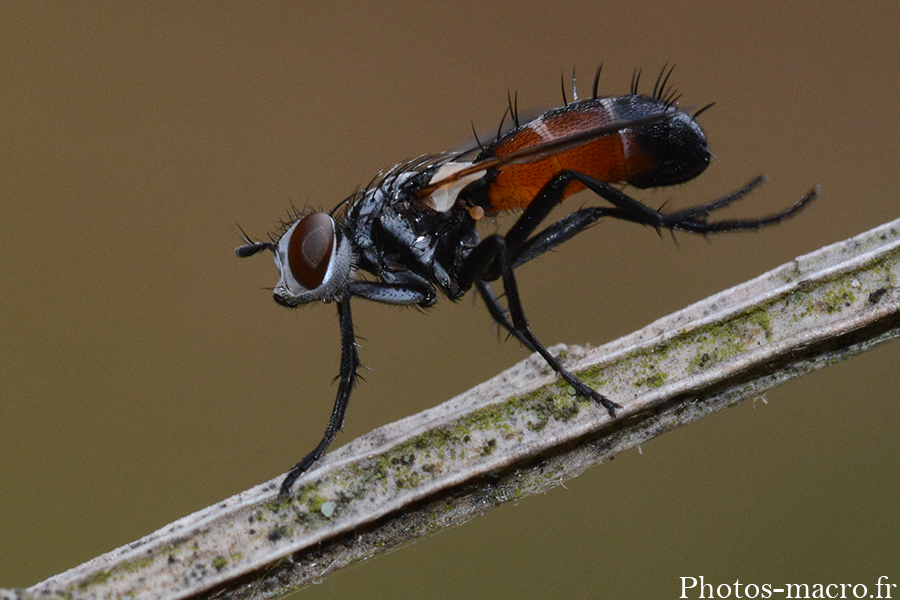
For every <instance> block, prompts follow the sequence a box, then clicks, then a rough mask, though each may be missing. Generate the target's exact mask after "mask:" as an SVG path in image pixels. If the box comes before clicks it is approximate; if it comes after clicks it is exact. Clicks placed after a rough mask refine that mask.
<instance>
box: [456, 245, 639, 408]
mask: <svg viewBox="0 0 900 600" xmlns="http://www.w3.org/2000/svg"><path fill="white" fill-rule="evenodd" d="M494 264H498V266H499V269H500V274H501V277H502V279H503V289H504V291H505V292H506V301H507V306H508V307H509V316H510V318H511V319H512V326H513V327H512V329H511V331H512V332H514V333H515V335H516V337H519V338H520V339H524V340H525V342H526V345H528V346H529V347H530V348H533V349H534V351H535V352H537V353H538V354H540V355H541V357H543V359H544V360H545V361H546V362H547V364H548V365H550V367H551V368H552V369H553V370H554V371H556V372H557V373H558V374H559V376H560V377H562V378H563V379H564V380H565V381H566V383H568V384H569V385H571V386H572V387H573V388H575V392H576V393H577V394H578V395H580V396H587V397H590V398H592V399H593V400H594V401H596V402H598V403H599V404H600V405H602V406H603V407H604V408H605V409H606V410H607V411H608V412H609V414H610V416H612V417H615V416H616V409H617V408H621V406H619V405H618V404H616V403H615V402H613V401H612V400H610V399H609V398H607V397H606V396H604V395H602V394H600V393H598V392H597V391H595V390H593V389H591V387H590V386H588V385H587V384H586V383H584V382H583V381H581V380H580V379H578V377H576V376H575V375H573V374H572V373H570V372H569V371H567V370H566V369H565V368H563V366H562V365H561V364H560V363H559V361H558V360H557V359H556V357H555V356H553V355H552V354H550V352H548V351H547V349H546V348H545V347H544V346H543V344H541V343H540V342H539V341H538V339H537V338H536V337H535V336H534V333H532V331H531V328H530V327H529V326H528V319H526V318H525V311H524V309H523V308H522V302H521V300H520V299H519V290H518V287H517V285H516V277H515V274H514V273H513V266H512V263H511V262H510V258H509V250H508V249H507V246H506V240H504V239H503V237H502V236H499V235H492V236H490V237H488V238H486V239H485V240H484V241H482V242H481V243H480V244H478V246H476V247H475V248H474V249H473V250H472V252H471V254H469V256H468V257H467V258H466V260H465V262H464V263H463V265H462V268H461V269H460V283H461V284H462V285H466V287H468V286H471V285H473V283H474V282H475V281H479V280H481V279H482V276H483V275H484V273H486V272H487V271H489V270H490V269H491V267H492V265H494Z"/></svg>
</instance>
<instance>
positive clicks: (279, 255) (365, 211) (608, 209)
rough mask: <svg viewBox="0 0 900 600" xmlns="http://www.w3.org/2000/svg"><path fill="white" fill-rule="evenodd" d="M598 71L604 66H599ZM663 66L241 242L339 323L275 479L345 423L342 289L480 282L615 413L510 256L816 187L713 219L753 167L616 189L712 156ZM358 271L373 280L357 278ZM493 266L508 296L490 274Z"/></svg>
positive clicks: (377, 296)
mask: <svg viewBox="0 0 900 600" xmlns="http://www.w3.org/2000/svg"><path fill="white" fill-rule="evenodd" d="M597 75H598V78H599V70H598V72H597ZM669 75H671V69H669V70H666V69H663V72H662V73H660V76H659V78H658V79H657V81H656V84H655V86H654V88H653V91H652V93H651V94H650V95H641V94H639V93H638V89H637V82H638V79H639V77H637V76H636V77H635V78H634V79H633V81H632V87H631V93H630V94H627V95H624V96H617V97H600V96H598V94H597V79H598V78H595V80H594V87H593V94H592V96H591V97H590V98H587V99H583V100H578V99H577V95H576V99H575V101H573V102H566V103H565V104H564V106H561V107H559V108H556V109H553V110H550V111H548V112H546V113H544V114H542V115H540V116H539V117H537V118H535V119H533V120H530V121H527V122H521V123H520V122H519V120H518V115H517V110H516V108H515V107H514V106H513V103H512V102H510V107H509V109H508V113H509V114H511V116H512V119H513V123H514V128H513V129H512V130H510V131H508V132H506V133H502V134H499V133H498V135H497V137H496V139H494V140H493V141H492V142H490V143H488V144H484V145H482V144H480V143H479V146H478V148H476V149H475V150H473V151H471V152H464V153H443V154H437V155H434V156H428V157H425V158H419V159H416V160H414V161H411V162H407V163H402V164H399V165H397V166H395V167H393V168H392V169H390V170H388V171H386V172H384V173H382V174H381V175H380V176H379V177H378V178H376V179H375V180H374V181H373V182H372V183H371V184H370V185H369V186H368V187H367V188H366V189H364V190H362V191H361V192H358V193H356V194H354V195H353V196H351V197H349V198H347V199H346V200H344V201H343V202H341V203H340V204H338V205H337V207H336V208H334V209H333V210H331V211H330V212H329V213H324V212H303V213H299V214H298V213H295V214H293V216H292V220H291V221H290V222H288V223H285V224H284V226H283V227H282V229H281V231H280V232H279V235H277V237H273V238H272V241H269V242H262V241H252V240H251V239H249V238H248V237H246V236H244V241H245V242H246V244H245V245H244V246H241V247H240V248H238V249H237V250H236V253H237V255H238V256H240V257H247V256H251V255H253V254H256V253H257V252H259V251H261V250H271V251H272V252H273V254H274V255H275V264H276V266H277V267H278V270H279V272H280V274H281V276H280V278H279V280H278V283H277V285H276V286H275V290H274V295H275V301H276V302H278V303H279V304H282V305H284V306H289V307H295V306H299V305H301V304H306V303H308V302H313V301H323V302H334V303H336V304H337V309H338V316H339V321H340V328H341V366H340V383H339V386H338V392H337V398H336V400H335V403H334V410H333V412H332V415H331V418H330V420H329V422H328V426H327V428H326V430H325V435H324V437H323V438H322V441H321V442H319V445H318V446H316V448H315V449H314V450H313V451H312V452H310V453H309V454H307V455H306V456H305V457H304V458H303V460H301V461H300V462H299V463H297V465H295V466H294V467H293V468H292V469H291V471H290V472H289V473H288V475H287V477H286V478H285V479H284V482H283V483H282V486H281V493H282V494H283V495H286V494H289V493H290V491H291V487H292V485H293V483H294V482H295V481H296V479H297V478H298V477H299V476H300V475H301V474H302V473H303V472H305V471H306V470H307V469H309V467H310V466H312V465H313V464H314V463H315V462H316V461H317V460H318V459H319V458H320V457H321V456H322V454H323V453H324V452H325V450H326V449H327V448H328V446H329V444H330V443H331V442H332V440H333V439H334V437H335V435H336V434H337V432H338V431H339V430H340V428H341V425H342V424H343V422H344V416H345V414H346V409H347V402H348V400H349V398H350V391H351V389H352V388H353V386H354V384H355V382H356V378H357V369H358V367H359V357H358V356H357V351H356V343H355V337H354V332H353V322H352V319H351V315H350V300H351V299H352V298H354V297H356V298H364V299H367V300H374V301H376V302H382V303H385V304H397V305H418V306H422V307H427V306H431V305H432V304H434V303H435V302H436V301H437V298H438V292H441V293H443V294H444V295H445V296H447V297H448V298H450V299H451V300H457V299H459V298H460V297H462V296H463V295H464V294H465V293H466V292H468V291H469V290H470V289H471V288H473V287H474V288H475V289H477V290H478V292H479V294H480V295H481V297H482V299H483V300H484V302H485V303H486V305H487V308H488V311H489V312H490V314H491V316H492V317H493V319H494V320H495V321H496V322H497V323H498V324H499V325H500V326H502V327H503V328H505V329H506V330H508V331H509V332H510V333H511V334H512V335H514V336H515V337H516V338H517V339H518V340H519V341H520V342H521V343H522V344H524V345H525V346H526V347H527V348H529V349H530V350H532V351H534V352H537V353H539V354H540V355H541V356H542V357H543V359H544V360H545V361H546V362H547V364H548V365H549V366H550V367H552V368H553V370H554V371H556V372H557V373H558V374H559V376H560V377H562V378H563V379H564V380H565V381H566V382H568V383H569V384H570V385H571V386H572V388H573V389H574V390H575V392H576V393H577V394H579V395H582V396H589V397H591V398H593V399H594V400H595V401H596V402H597V403H599V404H600V405H602V406H603V407H604V408H605V409H606V410H607V411H608V413H609V415H610V417H612V418H615V415H616V409H617V408H621V407H620V406H619V404H617V403H615V402H614V401H612V400H610V399H609V398H607V397H605V396H603V395H602V394H600V393H599V392H597V391H595V390H593V389H591V388H590V387H588V386H587V385H586V384H585V383H583V382H582V381H581V380H580V379H578V378H577V377H576V376H575V375H573V374H572V373H569V372H568V371H567V370H566V369H564V368H563V366H562V365H561V364H560V363H559V361H558V360H557V359H556V358H555V357H553V356H552V355H551V354H550V353H549V352H548V351H547V350H546V349H545V348H544V346H543V345H542V344H541V343H540V342H539V341H538V339H537V338H536V337H535V336H534V334H533V333H532V331H531V328H530V327H529V325H528V321H527V320H526V318H525V312H524V310H523V308H522V302H521V300H520V297H519V292H518V289H517V286H516V277H515V269H516V267H519V266H521V265H522V264H524V263H526V262H528V261H529V260H531V259H533V258H535V257H537V256H539V255H541V254H543V253H545V252H547V251H548V250H551V249H553V248H555V247H556V246H558V245H560V244H562V243H563V242H565V241H567V240H569V239H570V238H572V237H573V236H575V235H577V234H578V233H581V232H582V231H584V230H585V229H586V228H588V227H589V226H590V225H593V224H594V223H596V222H597V221H598V220H599V219H600V218H602V217H612V218H615V219H620V220H623V221H631V222H634V223H639V224H642V225H649V226H651V227H654V228H656V229H670V230H680V231H688V232H692V233H700V234H708V233H718V232H725V231H743V230H748V229H757V228H759V227H762V226H764V225H771V224H774V223H778V222H779V221H781V220H783V219H785V218H787V217H790V216H792V215H794V214H796V213H797V212H799V211H800V210H802V209H803V207H804V206H806V205H807V204H808V203H809V202H810V201H812V200H813V199H814V198H815V197H816V196H817V194H818V190H817V189H816V188H814V189H812V190H811V191H810V192H808V193H807V194H806V195H805V196H803V198H801V199H800V200H799V201H798V202H797V203H795V204H794V205H793V206H790V207H789V208H786V209H784V210H782V211H780V212H777V213H774V214H770V215H766V216H763V217H760V218H757V219H743V220H720V221H710V220H709V217H710V215H711V214H712V212H713V211H715V210H718V209H720V208H724V207H726V206H728V205H729V204H731V203H733V202H735V201H737V200H739V199H741V198H743V197H744V196H745V195H747V194H748V193H749V192H750V191H751V190H753V189H754V188H756V187H757V186H759V185H760V184H761V183H762V182H763V180H764V178H763V177H757V178H755V179H753V180H752V181H750V182H749V183H748V184H747V185H745V186H744V187H742V188H740V189H738V190H736V191H734V192H731V193H729V194H727V195H725V196H722V197H721V198H717V199H716V200H713V201H711V202H707V203H705V204H700V205H698V206H694V207H692V208H687V209H683V210H679V211H674V212H669V213H662V212H659V211H657V210H654V209H652V208H650V207H648V206H646V205H645V204H643V203H641V202H639V201H638V200H635V199H634V198H632V197H630V196H628V195H626V194H625V193H623V192H622V191H620V189H619V187H621V185H619V187H614V186H613V185H614V184H628V185H631V186H633V187H636V188H651V187H660V186H667V185H674V184H678V183H683V182H686V181H689V180H691V179H693V178H694V177H696V176H697V175H699V174H700V173H702V172H703V171H704V170H705V169H706V167H707V165H708V164H709V161H710V152H709V148H708V146H707V142H706V136H705V134H704V132H703V130H702V129H701V128H700V126H699V125H698V124H697V121H696V117H697V115H698V114H699V113H700V112H701V111H702V110H703V109H701V111H697V112H695V113H693V114H692V113H690V112H687V111H684V110H682V109H680V108H679V107H678V105H677V103H676V101H677V99H678V97H677V96H676V95H675V94H674V92H673V91H672V90H671V88H670V87H667V81H668V78H669ZM584 189H588V190H591V191H592V192H594V193H595V194H596V195H597V196H599V197H600V198H601V199H602V200H604V201H605V204H604V205H603V206H589V207H585V208H580V209H578V210H575V211H573V212H572V213H570V214H568V215H567V216H565V217H563V218H561V219H560V220H558V221H556V222H555V223H552V224H550V225H548V226H546V227H544V228H543V229H542V230H540V231H537V232H536V230H537V229H538V227H539V226H540V224H541V223H542V221H543V220H544V219H545V218H546V217H547V215H548V213H549V212H550V210H551V209H552V208H553V207H554V206H556V205H557V204H559V203H560V202H561V201H562V200H563V199H564V198H566V197H567V196H569V195H571V194H574V193H576V192H578V191H581V190H584ZM513 209H518V210H520V214H519V216H518V219H517V220H516V222H515V223H514V224H513V226H512V227H511V228H510V229H509V231H508V232H507V233H506V234H505V235H499V234H494V235H490V236H488V237H486V238H485V239H481V238H480V237H479V234H478V231H477V225H478V222H479V221H480V220H482V219H483V218H484V217H485V216H488V217H490V216H493V215H496V214H497V213H499V212H501V211H507V210H513ZM360 271H362V272H365V273H368V274H369V275H370V276H372V277H373V278H374V279H372V278H369V279H368V280H367V279H363V278H358V277H357V273H358V272H360ZM497 279H500V280H501V282H502V286H503V291H504V294H505V296H506V308H505V309H504V308H503V306H502V305H501V304H500V302H499V301H498V298H497V296H496V295H495V294H494V292H493V290H492V289H491V287H490V283H489V282H492V281H495V280H497Z"/></svg>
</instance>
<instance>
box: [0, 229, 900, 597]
mask: <svg viewBox="0 0 900 600" xmlns="http://www.w3.org/2000/svg"><path fill="white" fill-rule="evenodd" d="M898 282H900V221H894V222H892V223H888V224H886V225H883V226H881V227H879V228H877V229H875V230H872V231H870V232H868V233H865V234H863V235H860V236H858V237H856V238H853V239H851V240H848V241H845V242H841V243H839V244H835V245H832V246H828V247H826V248H823V249H821V250H819V251H817V252H815V253H812V254H809V255H807V256H803V257H800V258H798V259H796V260H794V261H792V262H790V263H788V264H786V265H783V266H781V267H779V268H777V269H775V270H774V271H771V272H769V273H767V274H765V275H763V276H761V277H758V278H757V279H754V280H752V281H749V282H747V283H745V284H742V285H740V286H737V287H735V288H732V289H730V290H726V291H724V292H721V293H719V294H716V295H715V296H712V297H710V298H708V299H706V300H703V301H701V302H698V303H697V304H695V305H693V306H690V307H688V308H686V309H684V310H682V311H679V312H677V313H675V314H673V315H670V316H668V317H665V318H663V319H661V320H659V321H657V322H656V323H653V324H652V325H650V326H648V327H646V328H645V329H643V330H641V331H638V332H636V333H634V334H631V335H629V336H626V337H624V338H622V339H620V340H617V341H615V342H613V343H610V344H607V345H605V346H603V347H600V348H596V349H591V350H586V349H582V348H575V347H569V348H565V347H563V346H557V347H555V348H554V349H553V351H554V352H555V353H559V354H563V355H564V357H565V362H566V365H567V367H568V368H569V369H571V370H572V371H573V372H575V373H577V374H578V375H579V377H581V378H583V379H584V381H585V382H586V383H588V384H589V385H591V386H593V387H595V388H596V389H598V390H600V391H602V393H604V394H606V395H607V396H609V397H610V398H614V399H615V400H616V401H618V402H620V403H621V404H622V405H623V406H624V408H623V409H622V410H620V411H619V416H618V418H617V419H615V420H613V419H610V417H609V416H608V415H607V413H606V411H605V410H604V409H603V408H602V407H599V406H596V405H594V404H593V403H592V402H590V401H585V400H584V399H582V398H579V397H574V396H572V395H570V393H569V391H568V390H567V389H566V388H565V386H564V384H560V382H559V381H558V380H557V379H556V378H555V377H554V376H553V375H552V373H549V372H547V370H546V369H545V368H544V365H543V363H542V361H540V360H538V359H536V358H534V357H532V358H529V359H527V360H525V361H523V362H522V363H520V364H518V365H516V366H515V367H513V368H511V369H509V370H508V371H506V372H504V373H501V374H500V375H498V376H497V377H495V378H494V379H492V380H490V381H488V382H485V383H483V384H481V385H479V386H477V387H475V388H474V389H472V390H470V391H469V392H467V393H465V394H462V395H460V396H458V397H456V398H454V399H452V400H450V401H448V402H446V403H444V404H442V405H440V406H437V407H435V408H432V409H429V410H426V411H424V412H422V413H420V414H418V415H414V416H411V417H408V418H406V419H403V420H401V421H398V422H396V423H393V424H391V425H387V426H385V427H382V428H380V429H377V430H375V431H373V432H371V433H369V434H367V435H365V436H362V437H360V438H358V439H356V440H354V441H353V442H351V443H350V444H347V445H346V446H344V447H342V448H340V449H339V450H337V451H335V452H332V453H330V454H328V455H327V456H326V457H325V458H324V459H323V460H322V461H321V463H320V464H318V465H317V467H316V468H315V469H314V470H312V471H310V472H309V473H307V474H305V475H304V476H303V477H301V478H300V479H299V480H298V482H297V484H296V485H295V488H294V489H295V496H294V497H292V498H290V499H289V500H280V499H278V497H277V492H278V484H279V482H280V478H277V479H274V480H272V481H270V482H268V483H265V484H262V485H259V486H257V487H255V488H253V489H250V490H248V491H246V492H243V493H240V494H238V495H236V496H233V497H232V498H229V499H227V500H225V501H223V502H221V503H219V504H217V505H215V506H212V507H209V508H207V509H205V510H202V511H200V512H197V513H195V514H193V515H190V516H188V517H185V518H183V519H180V520H178V521H176V522H174V523H172V524H171V525H169V526H167V527H164V528H163V529H161V530H159V531H157V532H155V533H152V534H150V535H148V536H146V537H145V538H143V539H141V540H138V541H137V542H135V543H133V544H130V545H128V546H126V547H123V548H120V549H118V550H115V551H113V552H110V553H108V554H105V555H103V556H100V557H98V558H96V559H94V560H92V561H89V562H87V563H85V564H83V565H81V566H79V567H76V568H74V569H72V570H70V571H67V572H65V573H63V574H61V575H57V576H55V577H52V578H50V579H48V580H47V581H44V582H42V583H39V584H37V585H35V586H33V587H31V588H29V589H28V590H17V591H12V590H10V591H7V592H3V593H0V597H5V596H4V593H5V594H6V595H8V596H9V597H42V598H48V597H54V596H58V597H63V596H65V597H69V598H71V597H83V598H109V597H119V596H129V597H132V598H156V597H170V598H191V597H229V598H244V597H246V598H250V597H252V598H262V597H270V596H273V595H277V594H280V593H284V592H286V591H290V590H292V589H296V588H298V587H301V586H303V585H306V584H308V583H310V582H311V581H314V580H317V579H320V578H321V577H323V576H325V575H327V574H328V573H330V572H332V571H334V570H336V569H339V568H341V567H343V566H345V565H347V564H350V563H353V562H356V561H358V560H361V559H363V558H366V557H368V556H371V555H373V554H375V553H378V552H383V551H385V550H387V549H390V548H394V547H396V546H397V545H399V544H403V543H405V542H408V541H410V540H413V539H415V538H418V537H420V536H423V535H426V534H428V533H430V532H433V531H436V530H439V529H441V528H444V527H447V526H450V525H453V524H457V523H461V522H464V521H466V520H468V519H471V518H472V517H474V516H476V515H477V514H479V513H481V512H483V511H485V510H487V509H489V508H491V507H493V506H496V505H498V504H501V503H503V502H507V501H509V500H513V499H518V498H522V497H525V496H528V495H531V494H535V493H538V492H541V491H544V490H547V489H549V488H552V487H554V486H556V485H559V484H560V483H561V482H562V481H564V480H565V479H567V478H571V477H574V476H576V475H578V474H579V473H580V472H581V471H583V470H584V469H585V468H587V467H588V466H590V465H593V464H596V463H599V462H602V461H603V460H604V459H606V458H609V457H612V456H614V455H615V454H617V453H619V452H622V451H623V450H626V449H628V448H631V447H634V446H635V445H637V444H639V443H641V442H644V441H646V440H648V439H650V438H652V437H654V436H656V435H659V434H660V433H663V432H665V431H667V430H670V429H672V428H674V427H677V426H679V425H683V424H685V423H689V422H692V421H695V420H697V419H699V418H701V417H703V416H705V415H707V414H710V413H712V412H715V411H717V410H720V409H722V408H724V407H727V406H730V405H733V404H735V403H738V402H740V401H741V400H743V399H745V398H749V397H756V396H759V395H761V394H762V393H763V392H764V391H765V390H766V389H768V388H770V387H772V386H774V385H777V384H778V383H781V382H782V381H786V380H788V379H791V378H793V377H797V376H799V375H802V374H804V373H807V372H809V371H812V370H814V369H818V368H821V367H823V366H827V365H829V364H832V363H834V362H836V361H839V360H842V359H844V358H847V357H849V356H852V355H855V354H858V353H860V352H863V351H864V350H866V349H868V348H870V347H872V346H874V345H876V344H879V343H881V342H884V341H887V340H889V339H893V338H895V337H898V336H900V286H898Z"/></svg>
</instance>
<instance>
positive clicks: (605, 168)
mask: <svg viewBox="0 0 900 600" xmlns="http://www.w3.org/2000/svg"><path fill="white" fill-rule="evenodd" d="M615 100H616V99H610V98H596V99H592V100H584V101H581V102H575V103H572V104H569V105H567V106H564V107H561V108H558V109H556V110H552V111H550V112H548V113H545V114H543V115H541V116H540V117H538V118H537V119H535V120H533V121H530V122H528V123H526V124H524V125H522V126H520V127H518V128H516V129H514V130H513V131H511V132H509V133H507V134H505V135H503V136H502V137H500V138H499V139H498V140H497V141H496V142H495V143H494V144H493V145H492V146H490V147H489V148H488V149H487V150H486V151H485V153H483V154H482V156H481V157H480V158H483V157H484V156H485V155H490V156H497V157H502V156H504V155H506V154H510V153H512V152H516V151H520V150H522V149H525V148H529V147H532V146H536V145H538V144H541V143H544V142H547V141H550V140H556V139H559V138H563V137H566V136H569V135H572V134H576V133H580V132H583V131H587V130H590V129H594V128H597V127H601V126H603V125H607V124H611V123H613V122H615V121H616V120H621V119H622V116H621V115H616V114H614V113H615V112H617V111H615V110H614V108H613V104H614V102H615ZM476 162H477V161H476ZM656 162H657V161H656V159H655V158H654V157H653V156H652V155H650V154H648V153H646V152H643V151H642V150H641V149H640V147H639V146H638V144H637V143H636V141H635V140H634V136H633V135H632V132H630V131H628V130H625V131H619V132H617V133H614V134H610V135H605V136H603V137H598V138H597V139H595V140H593V141H589V142H587V143H584V144H582V145H580V146H578V147H576V148H573V149H571V150H566V151H564V152H560V153H559V154H556V155H553V156H550V157H547V158H542V159H540V160H536V161H535V162H530V163H524V164H513V165H505V166H501V167H499V168H498V169H497V173H496V178H495V179H494V180H493V181H492V182H491V184H490V187H489V189H488V194H487V195H488V198H489V200H490V209H491V210H494V211H503V210H510V209H513V208H524V207H526V206H528V205H529V204H530V203H531V201H532V200H534V198H535V196H536V195H537V194H538V192H539V191H540V190H541V189H542V188H543V187H544V186H545V185H546V184H547V183H548V182H549V181H550V180H551V179H552V178H553V177H554V176H555V175H556V174H558V173H559V172H561V171H564V170H567V169H571V170H575V171H578V172H580V173H583V174H585V175H588V176H590V177H593V178H594V179H598V180H600V181H603V182H606V183H615V182H623V181H627V180H629V179H630V178H633V177H635V176H639V175H642V174H643V173H646V172H648V171H650V170H652V169H653V168H654V167H655V165H656ZM583 189H584V185H583V184H581V183H580V182H573V183H571V184H570V185H569V186H568V187H567V188H566V190H565V193H564V194H563V198H565V197H566V196H569V195H571V194H574V193H576V192H579V191H581V190H583Z"/></svg>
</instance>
